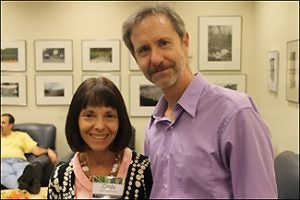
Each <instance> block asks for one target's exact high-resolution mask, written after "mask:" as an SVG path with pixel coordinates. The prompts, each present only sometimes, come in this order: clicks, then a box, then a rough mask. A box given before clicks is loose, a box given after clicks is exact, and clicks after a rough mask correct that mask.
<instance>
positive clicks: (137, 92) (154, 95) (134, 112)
mask: <svg viewBox="0 0 300 200" xmlns="http://www.w3.org/2000/svg"><path fill="white" fill-rule="evenodd" d="M96 76H97V75H83V76H82V81H83V80H85V79H87V78H90V77H96ZM103 76H105V77H107V78H109V79H110V80H112V81H113V82H114V83H115V85H116V86H117V87H118V88H119V89H120V75H119V74H103ZM203 77H204V78H205V79H207V80H208V81H210V82H212V83H215V84H217V85H221V86H223V87H226V88H230V89H233V90H238V91H241V92H246V75H244V74H242V75H203ZM129 80H130V82H129V88H130V89H129V92H130V94H129V98H130V104H129V113H130V115H131V116H150V115H151V113H152V112H153V108H154V106H155V105H156V103H157V101H158V100H159V98H160V97H161V95H162V91H161V90H160V89H159V88H158V87H156V86H154V85H153V84H152V83H151V82H150V81H148V80H147V79H146V78H145V77H144V75H140V74H136V75H135V74H131V75H130V76H129ZM35 86H36V88H35V94H36V99H35V100H36V105H39V106H43V105H44V106H45V105H69V104H70V102H71V99H72V96H73V76H72V75H36V76H35ZM1 105H21V106H26V105H27V87H26V75H2V76H1Z"/></svg>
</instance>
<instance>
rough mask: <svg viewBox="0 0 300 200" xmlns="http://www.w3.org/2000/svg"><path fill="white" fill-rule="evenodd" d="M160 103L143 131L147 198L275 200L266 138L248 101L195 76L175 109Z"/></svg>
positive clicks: (244, 96) (266, 134)
mask: <svg viewBox="0 0 300 200" xmlns="http://www.w3.org/2000/svg"><path fill="white" fill-rule="evenodd" d="M166 108H167V102H166V100H165V99H164V97H162V98H161V99H160V101H159V102H158V104H157V106H156V108H155V110H154V113H153V115H152V117H151V120H150V122H149V126H148V129H147V130H146V138H145V147H144V149H145V154H146V155H148V156H149V157H150V161H151V170H152V176H153V187H152V191H151V196H150V198H277V187H276V181H275V173H274V160H273V150H272V144H271V139H270V132H269V130H268V128H267V127H266V125H265V124H264V122H263V120H262V119H261V117H260V116H259V114H258V112H257V109H256V107H255V105H254V103H253V102H252V100H251V98H250V97H248V96H247V95H246V94H244V93H238V92H236V91H233V90H230V89H225V88H222V87H219V86H216V85H212V84H209V83H208V82H206V81H205V80H204V79H203V78H202V77H201V76H200V74H198V75H196V76H195V77H194V79H193V81H192V82H191V83H190V85H189V86H188V87H187V89H186V90H185V92H184V93H183V95H182V96H181V98H180V99H179V101H178V102H177V104H176V105H175V110H174V113H175V120H174V121H170V120H169V119H168V118H166V117H164V112H165V110H166Z"/></svg>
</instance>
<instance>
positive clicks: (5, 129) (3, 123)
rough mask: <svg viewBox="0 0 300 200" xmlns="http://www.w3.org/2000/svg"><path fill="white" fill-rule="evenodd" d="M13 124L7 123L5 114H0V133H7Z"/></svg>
mask: <svg viewBox="0 0 300 200" xmlns="http://www.w3.org/2000/svg"><path fill="white" fill-rule="evenodd" d="M12 127H13V124H10V123H9V118H8V117H7V116H1V135H9V134H10V132H11V129H12Z"/></svg>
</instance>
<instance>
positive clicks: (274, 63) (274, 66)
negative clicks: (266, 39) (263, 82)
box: [268, 50, 279, 92]
mask: <svg viewBox="0 0 300 200" xmlns="http://www.w3.org/2000/svg"><path fill="white" fill-rule="evenodd" d="M268 58H269V59H268V62H269V63H268V90H269V91H272V92H277V90H278V70H279V69H278V66H279V52H278V51H277V50H272V51H269V55H268Z"/></svg>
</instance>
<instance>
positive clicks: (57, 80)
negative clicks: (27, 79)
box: [35, 75, 73, 105]
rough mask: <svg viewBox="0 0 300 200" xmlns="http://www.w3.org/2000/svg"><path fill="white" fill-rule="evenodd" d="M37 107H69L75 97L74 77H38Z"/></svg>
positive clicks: (36, 80) (36, 81)
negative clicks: (73, 96)
mask: <svg viewBox="0 0 300 200" xmlns="http://www.w3.org/2000/svg"><path fill="white" fill-rule="evenodd" d="M35 86H36V105H69V104H70V103H71V100H72V95H73V77H72V75H57V76H56V75H49V76H48V75H36V77H35Z"/></svg>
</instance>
